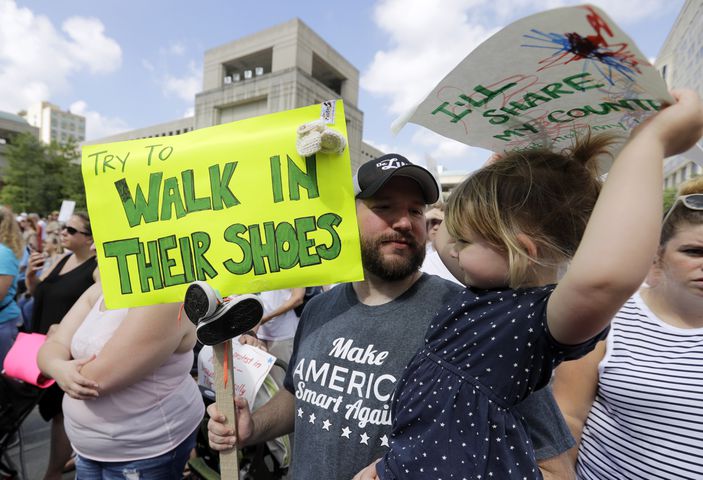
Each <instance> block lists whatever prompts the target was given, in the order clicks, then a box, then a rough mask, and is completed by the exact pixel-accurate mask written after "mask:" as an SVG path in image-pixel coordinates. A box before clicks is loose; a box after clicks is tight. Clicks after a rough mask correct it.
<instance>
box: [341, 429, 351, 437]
mask: <svg viewBox="0 0 703 480" xmlns="http://www.w3.org/2000/svg"><path fill="white" fill-rule="evenodd" d="M350 433H351V430H349V427H344V428H343V429H342V436H343V437H347V438H350V437H349V434H350Z"/></svg>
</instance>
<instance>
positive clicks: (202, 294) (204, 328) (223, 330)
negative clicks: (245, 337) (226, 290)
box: [183, 282, 264, 345]
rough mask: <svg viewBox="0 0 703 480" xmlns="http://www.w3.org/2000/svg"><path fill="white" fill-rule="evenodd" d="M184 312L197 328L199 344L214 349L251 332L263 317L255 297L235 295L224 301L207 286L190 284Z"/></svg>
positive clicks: (262, 311) (261, 309) (204, 283)
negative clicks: (213, 346)
mask: <svg viewBox="0 0 703 480" xmlns="http://www.w3.org/2000/svg"><path fill="white" fill-rule="evenodd" d="M183 309H184V310H185V312H186V315H188V318H190V320H191V321H192V322H193V323H194V324H195V325H196V334H197V336H198V341H200V343H202V344H203V345H217V344H218V343H222V342H224V341H227V340H230V339H232V338H234V337H236V336H238V335H241V334H242V333H244V332H246V331H248V330H251V329H252V328H254V327H255V326H256V325H257V324H258V323H259V322H260V321H261V317H262V316H263V314H264V306H263V304H262V303H261V300H260V299H259V297H257V296H256V295H249V294H248V295H236V296H233V297H228V298H227V299H225V300H223V299H222V297H221V296H220V294H219V293H218V292H217V291H216V290H215V289H213V288H212V287H211V286H210V285H208V284H207V283H206V282H193V283H192V284H191V285H190V286H189V287H188V290H186V296H185V301H184V305H183Z"/></svg>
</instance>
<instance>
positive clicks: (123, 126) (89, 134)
mask: <svg viewBox="0 0 703 480" xmlns="http://www.w3.org/2000/svg"><path fill="white" fill-rule="evenodd" d="M69 110H70V111H71V113H75V114H77V115H83V116H84V117H85V128H86V134H85V138H86V140H95V139H97V138H103V137H107V136H109V135H115V134H117V133H122V132H126V131H127V130H131V127H130V126H129V125H127V122H125V121H124V120H122V119H120V118H116V117H106V116H104V115H102V114H100V113H98V112H95V111H92V110H89V109H88V104H87V103H86V102H84V101H83V100H78V101H76V102H73V103H72V104H71V106H70V107H69Z"/></svg>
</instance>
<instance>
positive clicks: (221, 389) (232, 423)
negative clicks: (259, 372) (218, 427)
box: [212, 340, 239, 480]
mask: <svg viewBox="0 0 703 480" xmlns="http://www.w3.org/2000/svg"><path fill="white" fill-rule="evenodd" d="M212 349H213V352H214V354H215V355H214V360H215V403H216V404H217V409H218V410H219V411H220V413H222V414H223V415H224V416H225V417H226V418H227V422H226V424H227V426H228V427H230V428H232V430H234V434H235V435H236V436H237V437H239V435H238V433H237V413H236V409H235V408H234V398H233V395H232V391H233V386H234V370H233V368H232V340H227V341H225V342H222V343H219V344H217V345H215V346H214V347H212ZM225 365H226V366H227V370H228V371H227V372H225ZM225 375H226V378H227V385H225ZM238 454H239V452H238V451H237V449H236V448H233V449H232V450H228V451H226V452H220V478H221V479H222V480H239V457H238V456H237V455H238Z"/></svg>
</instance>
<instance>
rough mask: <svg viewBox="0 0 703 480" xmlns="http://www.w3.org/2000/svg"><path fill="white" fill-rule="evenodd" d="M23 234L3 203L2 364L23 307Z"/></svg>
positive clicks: (0, 253) (0, 232) (0, 237)
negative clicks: (20, 298)
mask: <svg viewBox="0 0 703 480" xmlns="http://www.w3.org/2000/svg"><path fill="white" fill-rule="evenodd" d="M22 250H23V247H22V236H21V234H20V229H19V226H18V224H17V221H16V219H15V216H14V215H13V213H12V212H11V211H10V210H8V209H7V208H5V207H0V298H2V303H0V368H1V366H2V362H3V360H5V355H7V352H8V351H9V350H10V347H11V346H12V343H13V342H14V341H15V337H16V336H17V323H18V321H19V317H20V309H19V307H18V306H17V303H15V294H16V291H17V276H18V274H19V261H20V258H21V257H22Z"/></svg>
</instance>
